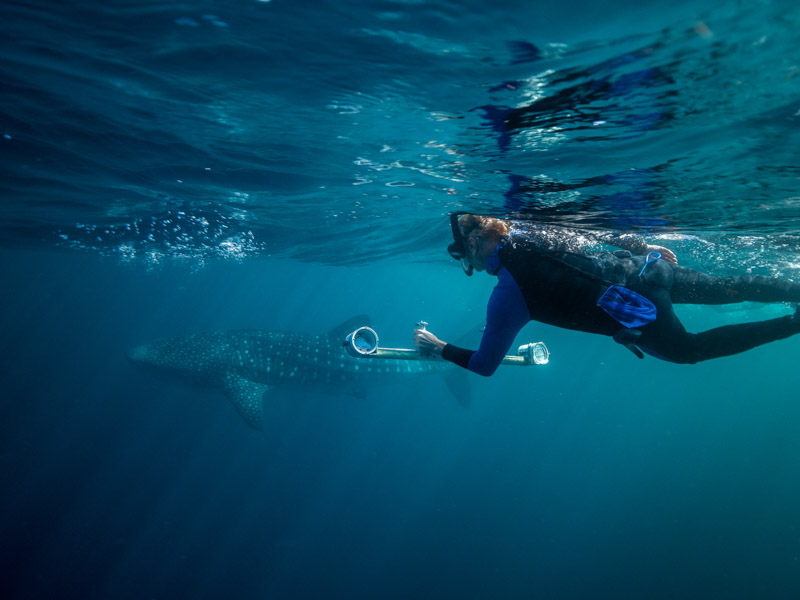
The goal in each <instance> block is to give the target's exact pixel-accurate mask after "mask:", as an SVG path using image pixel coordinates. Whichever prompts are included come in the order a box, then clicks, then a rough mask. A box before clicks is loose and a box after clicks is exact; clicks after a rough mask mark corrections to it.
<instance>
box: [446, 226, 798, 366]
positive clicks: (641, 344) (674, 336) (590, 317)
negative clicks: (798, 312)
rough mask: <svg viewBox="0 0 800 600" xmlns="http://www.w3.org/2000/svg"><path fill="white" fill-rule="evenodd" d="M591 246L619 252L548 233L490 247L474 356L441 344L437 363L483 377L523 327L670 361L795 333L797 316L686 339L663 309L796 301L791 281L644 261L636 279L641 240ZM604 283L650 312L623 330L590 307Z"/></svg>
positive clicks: (724, 352) (731, 350) (622, 239)
mask: <svg viewBox="0 0 800 600" xmlns="http://www.w3.org/2000/svg"><path fill="white" fill-rule="evenodd" d="M600 239H601V240H602V241H606V242H608V243H611V244H614V245H617V246H620V247H626V248H627V249H628V250H627V251H617V252H613V253H610V252H585V251H584V252H578V251H575V249H574V244H575V238H574V236H573V237H571V238H569V243H565V242H564V240H559V239H558V238H557V237H556V239H555V241H554V240H553V237H552V236H539V238H537V237H536V236H524V237H520V236H514V237H512V238H510V239H508V240H506V241H504V242H503V243H501V244H499V245H498V247H497V249H496V251H495V254H494V255H493V256H492V258H490V259H489V261H488V263H487V272H489V273H490V274H493V275H497V277H498V279H499V281H498V284H497V286H496V288H495V290H494V292H493V293H492V297H491V299H490V301H489V306H488V309H487V321H486V329H485V331H484V335H483V339H482V340H481V346H480V349H479V350H478V351H477V352H473V351H470V350H465V349H462V348H458V347H456V346H453V345H451V344H448V345H447V346H445V348H444V350H443V352H442V356H443V357H444V358H445V359H447V360H450V361H451V362H454V363H456V364H458V365H460V366H462V367H465V368H468V369H470V370H472V371H474V372H476V373H479V374H481V375H491V374H492V373H494V371H495V369H496V368H497V367H498V366H499V364H500V361H502V359H503V356H504V355H505V354H506V353H507V352H508V350H509V348H510V347H511V344H512V343H513V341H514V337H516V334H517V333H518V332H519V330H520V329H522V327H523V326H524V325H525V324H526V323H527V322H528V321H530V320H535V321H540V322H542V323H547V324H550V325H555V326H558V327H564V328H567V329H575V330H578V331H585V332H588V333H599V334H603V335H608V336H614V338H615V339H616V340H617V341H619V342H621V343H623V344H624V345H626V346H628V347H629V348H630V349H631V350H632V351H634V352H635V353H637V354H640V353H639V352H638V349H637V347H638V348H641V349H642V350H644V351H645V352H647V353H648V354H651V355H653V356H656V357H658V358H662V359H664V360H668V361H672V362H677V363H696V362H700V361H703V360H708V359H710V358H717V357H720V356H728V355H730V354H737V353H739V352H743V351H745V350H749V349H750V348H753V347H755V346H759V345H761V344H765V343H767V342H771V341H775V340H779V339H783V338H786V337H789V336H791V335H794V334H796V333H799V332H800V319H796V318H794V317H793V316H786V317H780V318H776V319H770V320H767V321H759V322H754V323H744V324H739V325H727V326H724V327H719V328H716V329H711V330H709V331H705V332H702V333H696V334H695V333H688V332H687V331H686V329H684V327H683V324H682V323H681V322H680V320H679V319H678V317H677V316H676V315H675V312H674V310H673V308H672V305H673V303H678V304H728V303H733V302H744V301H754V302H800V284H796V283H792V282H789V281H785V280H780V279H772V278H768V277H763V276H750V275H745V276H735V277H714V276H711V275H707V274H705V273H701V272H699V271H694V270H692V269H688V268H686V267H681V266H678V265H675V264H673V263H669V262H666V261H664V260H656V261H655V262H651V263H649V264H648V265H647V267H646V268H645V269H644V271H643V272H642V268H643V267H644V265H645V260H646V258H645V256H643V254H645V253H646V248H647V244H646V243H645V242H644V240H643V239H642V238H639V237H638V236H622V237H618V236H607V237H605V238H602V237H601V238H600ZM585 241H586V240H585V239H583V242H584V243H585ZM565 248H567V249H566V250H565ZM634 252H635V253H637V254H639V256H635V255H634V254H633V253H634ZM640 273H642V274H641V276H640V275H639V274H640ZM611 285H618V286H623V287H625V288H628V289H630V290H633V291H634V292H637V293H638V294H641V295H642V296H644V297H645V298H647V299H649V300H650V301H651V302H652V303H653V304H654V305H655V307H656V311H657V316H656V319H655V320H654V321H652V322H650V323H648V324H646V325H642V326H639V327H637V328H635V329H626V328H625V327H624V326H623V325H621V324H620V323H619V322H618V321H616V320H615V319H614V318H613V317H611V316H610V315H609V314H607V313H606V312H605V311H604V310H603V309H602V308H600V306H598V304H597V301H598V299H599V298H600V297H601V296H602V295H603V293H604V292H605V291H606V290H607V289H608V287H609V286H611Z"/></svg>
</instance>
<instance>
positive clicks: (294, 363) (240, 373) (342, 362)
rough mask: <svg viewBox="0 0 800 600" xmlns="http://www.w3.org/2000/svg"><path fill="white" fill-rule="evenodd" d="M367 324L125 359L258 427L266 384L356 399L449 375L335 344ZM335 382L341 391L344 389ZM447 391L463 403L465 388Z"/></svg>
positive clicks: (217, 340) (160, 349) (434, 364)
mask: <svg viewBox="0 0 800 600" xmlns="http://www.w3.org/2000/svg"><path fill="white" fill-rule="evenodd" d="M368 324H369V318H368V317H366V316H358V317H354V318H352V319H348V320H347V321H345V322H344V323H342V324H341V325H339V326H337V327H335V328H333V329H332V330H331V331H329V332H328V333H326V334H323V335H312V334H302V333H296V332H287V331H269V330H260V329H242V330H231V331H217V332H207V333H194V334H190V335H186V336H180V337H174V338H166V339H161V340H156V341H155V342H152V343H150V344H143V345H141V346H136V347H135V348H133V349H131V350H130V351H129V352H128V357H129V358H130V360H131V361H132V362H133V363H135V364H139V365H143V366H147V367H150V368H153V369H155V370H158V371H161V372H165V373H169V374H172V375H174V376H177V377H178V378H180V379H183V380H185V381H187V382H191V383H198V384H201V385H206V386H211V387H217V388H219V389H221V390H222V391H223V392H224V393H225V395H226V396H227V397H228V399H229V400H230V401H231V403H232V404H233V406H234V407H235V408H236V410H237V411H238V412H239V414H240V415H241V416H242V418H243V419H244V420H245V421H246V422H247V423H248V424H249V425H250V426H251V427H254V428H256V429H262V428H263V422H264V421H263V419H264V412H263V407H262V397H263V395H264V392H266V391H268V390H269V389H271V388H273V387H277V386H285V387H288V386H306V387H315V386H319V388H320V389H322V390H325V389H326V388H327V389H328V390H329V391H330V390H335V391H337V392H342V391H344V392H345V393H351V394H352V393H355V394H358V393H359V392H360V391H361V389H362V388H361V387H359V386H363V385H364V384H365V383H368V382H369V381H380V380H381V379H385V378H387V377H388V376H392V375H406V374H421V373H433V372H444V371H446V370H449V368H450V366H451V365H450V364H449V363H446V362H444V361H441V360H383V359H370V358H366V359H365V358H353V357H351V356H349V355H348V354H347V353H346V352H345V351H344V348H343V346H342V342H343V340H344V338H345V336H346V335H347V334H349V333H351V332H352V331H353V330H355V329H357V328H358V327H361V326H363V325H368ZM449 383H451V384H454V382H449ZM335 385H338V386H345V387H344V390H343V389H342V388H341V387H338V388H334V387H333V386H335ZM455 385H458V384H455ZM454 393H456V394H457V397H458V398H459V400H460V401H462V402H466V393H467V390H466V386H464V387H463V389H458V390H454Z"/></svg>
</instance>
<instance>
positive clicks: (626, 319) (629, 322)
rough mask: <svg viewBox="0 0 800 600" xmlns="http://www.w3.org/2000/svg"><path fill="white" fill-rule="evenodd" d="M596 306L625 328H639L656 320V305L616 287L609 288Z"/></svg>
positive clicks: (631, 292) (630, 291) (625, 289)
mask: <svg viewBox="0 0 800 600" xmlns="http://www.w3.org/2000/svg"><path fill="white" fill-rule="evenodd" d="M597 306H599V307H600V308H602V309H603V310H604V311H606V312H607V313H608V314H609V315H611V316H612V317H614V319H616V320H617V321H618V322H619V323H620V324H622V325H624V326H625V327H641V326H642V325H647V324H648V323H652V322H653V321H655V319H656V305H655V304H653V303H652V302H650V300H648V299H647V298H645V297H644V296H642V295H641V294H637V293H636V292H634V291H633V290H629V289H628V288H624V287H620V286H618V285H612V286H609V288H608V289H607V290H606V291H605V293H604V294H603V295H602V296H600V299H599V300H598V301H597Z"/></svg>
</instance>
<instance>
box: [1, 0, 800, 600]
mask: <svg viewBox="0 0 800 600" xmlns="http://www.w3.org/2000/svg"><path fill="white" fill-rule="evenodd" d="M798 26H800V6H798V5H797V4H796V3H794V2H788V1H783V0H773V1H770V0H751V1H744V0H742V1H735V0H727V1H723V2H710V1H708V0H694V1H690V2H685V3H680V4H678V5H676V3H670V2H663V1H655V2H648V3H643V2H632V1H630V0H613V2H610V3H589V2H573V3H569V4H563V3H547V4H543V3H527V2H511V1H500V2H492V3H482V2H474V1H472V0H465V1H463V2H453V1H446V0H431V1H425V0H393V1H389V0H385V1H370V0H358V1H356V0H353V1H344V2H328V1H320V2H314V3H312V2H288V1H284V0H271V1H257V0H235V1H233V2H226V3H223V2H218V1H204V2H193V3H189V2H186V3H168V2H162V1H157V0H150V1H146V0H141V1H118V0H110V1H107V2H104V3H96V2H94V3H90V2H69V3H57V2H47V1H43V0H32V1H26V2H21V1H6V2H4V3H3V4H2V6H0V34H1V36H2V40H3V41H2V46H0V47H1V48H2V51H1V53H0V58H2V60H0V82H2V84H1V85H2V87H0V90H2V93H0V153H2V160H0V198H1V199H2V200H1V201H0V210H1V211H2V213H0V214H1V215H2V218H1V219H0V298H2V304H0V307H2V311H0V332H2V338H0V339H2V346H0V348H1V350H0V352H1V354H0V356H1V357H2V360H1V361H0V383H1V384H2V395H1V397H2V401H0V482H2V491H0V540H2V544H0V561H1V564H2V565H3V572H4V576H3V584H2V589H3V592H2V594H3V597H4V598H13V599H23V598H24V599H28V598H48V599H49V598H81V599H87V600H88V599H106V598H115V599H128V598H130V599H137V600H138V599H143V598H144V599H161V598H175V597H181V598H246V599H250V598H348V599H351V598H456V597H457V598H543V599H559V600H560V599H584V598H593V599H621V598H653V599H678V598H680V599H684V598H775V599H783V598H786V599H793V598H797V597H800V515H798V511H797V506H798V505H799V503H800V482H798V478H797V472H798V469H800V436H798V435H797V431H798V423H800V407H799V406H798V392H797V385H798V381H797V376H796V370H795V363H796V358H797V356H798V355H800V352H799V351H800V338H794V339H788V340H784V341H781V342H776V343H773V344H770V345H767V346H763V347H760V348H757V349H754V350H752V351H750V352H747V353H745V354H741V355H737V356H733V357H728V358H723V359H718V360H714V361H709V362H706V363H702V364H699V365H693V366H681V365H673V364H669V363H665V362H660V361H657V360H655V359H652V358H649V357H648V358H646V359H645V360H643V361H639V360H637V359H636V358H635V357H634V356H633V355H632V354H630V353H629V352H628V351H627V350H625V349H624V348H622V347H621V346H619V345H617V344H614V343H613V342H611V341H610V340H608V339H605V338H601V337H599V336H590V335H587V334H581V333H576V332H570V331H565V330H560V329H555V328H552V327H548V326H545V325H541V324H538V323H531V324H529V325H528V326H526V328H525V329H524V330H523V331H522V333H521V334H520V336H519V339H518V342H519V343H524V342H528V341H537V340H544V341H545V342H546V343H547V344H548V346H549V348H550V350H551V352H552V356H551V362H550V363H549V364H548V365H545V366H537V367H529V368H515V367H502V368H501V369H500V370H499V371H498V373H496V374H495V375H494V376H493V377H492V378H488V379H484V378H480V377H478V376H472V375H469V374H467V375H465V376H466V377H468V383H469V388H470V395H471V398H472V400H471V403H470V406H469V407H468V408H465V407H463V406H461V404H460V403H459V402H458V401H457V399H456V398H455V397H454V395H453V394H452V393H451V391H450V389H449V388H448V386H447V385H446V382H445V380H444V379H443V378H440V377H436V376H430V377H419V378H417V377H412V376H409V377H406V378H400V379H388V378H387V380H386V381H381V380H378V381H375V382H372V383H371V384H370V385H369V386H368V387H367V388H366V389H352V388H349V387H348V386H344V385H342V386H328V387H326V388H324V389H313V390H302V389H300V390H283V391H281V390H277V389H276V390H271V391H269V392H268V393H267V394H265V398H264V413H265V426H264V430H263V431H256V430H253V429H251V428H249V427H248V426H247V425H246V424H245V423H244V421H243V420H242V419H241V418H240V417H239V415H238V414H237V413H236V411H235V410H234V409H233V407H232V406H231V404H230V403H229V402H228V401H227V400H226V399H225V397H224V396H223V394H222V393H221V392H220V391H219V390H216V389H211V388H204V387H201V386H187V385H184V384H183V383H181V382H180V381H177V380H171V379H169V378H160V377H155V376H153V375H152V374H150V373H146V372H144V371H143V370H139V369H136V368H134V366H133V365H131V364H130V363H129V362H128V360H127V359H126V352H127V351H128V349H130V348H131V347H133V346H135V345H137V344H141V343H146V342H149V341H152V340H154V339H156V338H161V337H169V336H178V335H185V334H189V333H194V332H200V331H216V330H227V329H240V328H255V329H267V330H281V331H292V332H301V333H324V332H326V331H330V330H332V329H334V328H336V326H337V325H338V324H339V323H342V322H344V321H346V320H347V319H350V318H351V317H353V316H354V315H369V317H370V319H371V322H372V325H373V326H374V327H375V329H376V330H377V331H378V333H379V335H380V337H381V341H382V343H384V344H385V345H389V346H396V347H402V346H409V345H410V344H411V330H412V326H413V324H414V323H416V322H417V321H418V320H420V319H425V320H426V321H428V322H429V324H430V325H429V328H430V329H431V330H432V331H434V332H435V333H437V334H439V335H441V336H442V337H443V338H445V339H449V340H455V339H458V338H459V337H460V336H462V335H463V334H465V333H471V334H472V335H473V336H474V335H476V334H477V333H478V332H479V329H480V327H481V325H482V321H483V318H484V314H485V305H486V300H487V298H488V296H489V294H490V292H491V289H492V284H493V281H492V278H490V277H487V276H485V275H480V274H479V275H477V276H475V277H473V278H471V279H467V278H465V277H464V276H463V274H462V273H461V270H460V269H459V268H458V267H457V266H456V265H455V264H454V263H453V262H452V261H451V260H449V258H448V257H447V255H446V253H445V252H444V249H445V247H446V245H447V243H448V237H449V236H450V232H449V223H448V218H447V215H448V214H449V213H450V212H452V211H455V210H470V211H477V212H482V213H487V214H495V215H500V216H505V217H511V218H516V219H522V220H529V221H536V222H546V223H559V224H564V225H575V226H581V227H587V228H612V229H616V230H620V231H634V232H638V233H641V234H643V235H645V236H646V237H647V238H648V239H650V240H652V241H654V242H655V243H659V244H662V245H668V246H669V247H671V248H673V249H674V250H675V251H676V253H677V254H678V257H679V259H680V261H681V262H682V263H683V264H686V265H688V266H691V267H695V268H698V269H702V270H705V271H709V272H712V273H716V274H727V273H734V272H749V273H754V274H765V275H773V276H779V277H785V278H790V279H795V280H797V279H798V278H800V273H798V272H797V270H798V268H800V260H798V255H800V191H798V188H799V186H798V178H799V177H800V166H798V159H797V157H798V156H800V152H799V151H800V133H798V131H800V130H798V125H799V124H800V72H798V69H800V50H799V49H798V48H799V47H798V45H797V43H796V39H797V37H796V31H797V29H798ZM790 310H791V307H789V306H785V305H779V304H777V305H767V306H761V305H756V304H745V305H741V306H737V305H734V306H731V307H727V308H710V307H693V306H682V307H680V308H679V314H680V315H681V317H682V319H683V320H684V322H685V324H686V326H687V328H688V329H689V330H691V331H700V330H704V329H707V328H710V327H714V326H718V325H721V324H726V323H734V322H741V321H747V320H754V319H766V318H771V317H774V316H777V315H781V314H786V313H788V312H789V311H790Z"/></svg>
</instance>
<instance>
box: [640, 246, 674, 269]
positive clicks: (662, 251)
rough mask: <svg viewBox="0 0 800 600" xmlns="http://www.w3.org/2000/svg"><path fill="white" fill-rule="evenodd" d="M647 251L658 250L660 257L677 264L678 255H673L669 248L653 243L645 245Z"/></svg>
mask: <svg viewBox="0 0 800 600" xmlns="http://www.w3.org/2000/svg"><path fill="white" fill-rule="evenodd" d="M647 251H648V252H658V253H660V254H661V258H663V259H664V260H665V261H667V262H671V263H675V264H676V265H677V264H678V257H677V256H675V253H674V252H673V251H672V250H670V249H669V248H664V246H656V245H653V244H648V245H647Z"/></svg>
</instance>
